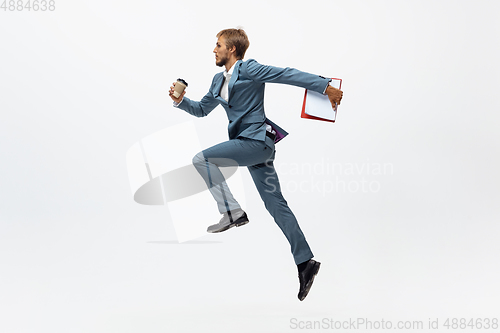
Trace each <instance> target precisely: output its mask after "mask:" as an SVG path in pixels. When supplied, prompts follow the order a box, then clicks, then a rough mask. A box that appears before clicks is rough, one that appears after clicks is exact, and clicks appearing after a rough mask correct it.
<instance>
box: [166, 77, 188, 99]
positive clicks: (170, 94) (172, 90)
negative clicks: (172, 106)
mask: <svg viewBox="0 0 500 333" xmlns="http://www.w3.org/2000/svg"><path fill="white" fill-rule="evenodd" d="M174 86H175V82H174V83H172V86H171V87H170V91H169V92H168V95H169V96H170V98H172V100H173V101H174V102H176V103H180V102H181V101H182V99H183V98H184V95H185V94H186V90H184V91H183V92H182V94H181V95H180V96H179V97H178V98H175V96H174Z"/></svg>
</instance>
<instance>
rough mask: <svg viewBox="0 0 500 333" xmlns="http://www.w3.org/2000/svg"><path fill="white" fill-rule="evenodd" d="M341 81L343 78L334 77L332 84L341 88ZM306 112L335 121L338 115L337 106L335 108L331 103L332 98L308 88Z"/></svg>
mask: <svg viewBox="0 0 500 333" xmlns="http://www.w3.org/2000/svg"><path fill="white" fill-rule="evenodd" d="M341 82H342V80H340V79H332V81H331V82H330V85H331V86H332V87H334V88H337V89H340V83H341ZM305 113H306V114H308V115H310V116H314V117H318V118H323V119H328V120H333V121H335V118H336V117H337V106H335V109H333V108H332V104H331V103H330V99H329V98H328V96H327V95H323V94H320V93H317V92H315V91H310V90H308V91H307V96H306V105H305Z"/></svg>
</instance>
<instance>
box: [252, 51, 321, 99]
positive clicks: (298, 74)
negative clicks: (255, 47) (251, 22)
mask: <svg viewBox="0 0 500 333" xmlns="http://www.w3.org/2000/svg"><path fill="white" fill-rule="evenodd" d="M246 65H247V73H248V76H249V77H250V78H251V79H252V80H254V81H256V82H261V83H266V82H269V83H282V84H289V85H293V86H298V87H302V88H305V89H309V90H312V91H316V92H318V93H323V92H324V91H325V89H326V87H327V85H328V82H330V81H331V79H327V78H324V77H322V76H319V75H314V74H310V73H306V72H302V71H299V70H297V69H295V68H290V67H287V68H280V67H274V66H266V65H261V64H259V63H258V62H257V61H255V60H254V59H249V60H248V61H246Z"/></svg>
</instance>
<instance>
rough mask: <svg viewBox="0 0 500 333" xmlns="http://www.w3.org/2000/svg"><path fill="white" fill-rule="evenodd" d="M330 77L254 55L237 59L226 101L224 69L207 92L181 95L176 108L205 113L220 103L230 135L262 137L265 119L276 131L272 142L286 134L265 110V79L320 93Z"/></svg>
mask: <svg viewBox="0 0 500 333" xmlns="http://www.w3.org/2000/svg"><path fill="white" fill-rule="evenodd" d="M330 81H331V79H327V78H324V77H322V76H318V75H314V74H309V73H305V72H301V71H299V70H297V69H294V68H289V67H287V68H279V67H273V66H266V65H261V64H259V63H258V62H257V61H255V60H254V59H249V60H247V61H242V60H238V61H237V62H236V63H235V64H234V70H233V75H232V76H231V80H230V81H229V85H228V102H226V101H225V100H224V99H223V98H222V97H221V96H220V90H221V88H222V84H223V82H224V75H223V73H222V72H221V73H217V74H215V76H214V78H213V80H212V85H211V86H210V89H209V91H208V93H207V94H206V95H205V96H204V97H203V98H202V99H201V101H199V102H196V101H192V100H190V99H189V98H187V97H184V99H183V100H182V102H181V103H180V104H179V105H178V108H180V109H182V110H184V111H186V112H188V113H190V114H192V115H194V116H196V117H205V116H207V115H208V114H209V113H210V112H211V111H212V110H213V109H214V108H215V107H216V106H217V105H219V104H220V105H222V106H223V107H224V110H226V114H227V118H228V119H229V125H228V134H229V138H230V139H236V138H238V137H246V138H250V139H255V140H260V141H265V139H266V123H267V124H269V125H271V126H272V127H273V129H274V130H275V131H276V134H277V135H276V139H275V142H278V141H279V140H281V139H282V138H284V137H285V136H286V135H288V132H286V131H285V130H284V129H282V128H281V127H279V126H278V125H276V124H275V123H273V122H272V121H271V120H269V119H268V118H267V117H266V115H265V112H264V87H265V83H283V84H290V85H294V86H298V87H302V88H306V89H308V90H312V91H316V92H319V93H323V92H324V91H325V89H326V86H327V85H328V82H330Z"/></svg>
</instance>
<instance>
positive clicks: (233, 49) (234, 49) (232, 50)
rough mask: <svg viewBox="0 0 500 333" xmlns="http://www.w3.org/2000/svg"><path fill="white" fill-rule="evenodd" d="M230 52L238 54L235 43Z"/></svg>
mask: <svg viewBox="0 0 500 333" xmlns="http://www.w3.org/2000/svg"><path fill="white" fill-rule="evenodd" d="M229 52H231V53H234V55H235V56H236V46H234V45H233V47H232V48H231V49H230V50H229Z"/></svg>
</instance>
